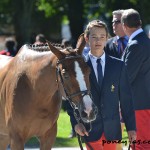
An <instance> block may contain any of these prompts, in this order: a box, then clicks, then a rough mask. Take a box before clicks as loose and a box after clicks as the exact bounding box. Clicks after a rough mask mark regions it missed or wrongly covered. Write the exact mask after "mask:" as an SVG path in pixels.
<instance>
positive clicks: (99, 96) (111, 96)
mask: <svg viewBox="0 0 150 150" xmlns="http://www.w3.org/2000/svg"><path fill="white" fill-rule="evenodd" d="M87 64H88V65H89V66H90V68H91V74H90V77H89V78H90V85H91V94H92V99H93V101H94V103H95V104H96V106H97V107H98V114H97V118H96V120H95V121H93V122H92V130H91V132H90V133H89V136H85V139H86V140H87V141H96V140H98V139H100V138H101V136H102V134H103V133H104V135H105V137H106V139H107V140H121V139H122V135H121V124H120V115H119V103H120V107H121V112H122V116H123V119H124V122H125V125H126V128H127V131H130V130H136V126H135V114H134V109H133V101H132V95H131V91H130V85H129V82H128V77H127V74H126V70H125V66H124V63H123V62H122V61H120V60H118V59H116V58H113V57H110V56H108V55H106V63H105V71H104V78H103V83H102V87H101V90H100V88H99V85H98V83H97V80H96V76H95V73H94V70H93V67H92V64H91V61H90V59H88V60H87ZM68 110H69V111H68V114H69V115H70V119H71V122H72V125H73V127H74V126H75V125H76V124H77V122H76V120H75V118H74V116H73V112H72V110H71V108H70V109H68ZM84 125H85V127H86V129H87V130H88V128H89V124H84Z"/></svg>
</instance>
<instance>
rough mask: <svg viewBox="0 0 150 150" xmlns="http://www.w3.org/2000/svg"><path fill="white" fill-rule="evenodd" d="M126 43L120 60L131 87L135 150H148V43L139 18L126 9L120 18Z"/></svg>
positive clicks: (149, 110)
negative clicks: (135, 128)
mask: <svg viewBox="0 0 150 150" xmlns="http://www.w3.org/2000/svg"><path fill="white" fill-rule="evenodd" d="M121 21H122V24H123V29H124V32H125V33H126V35H128V36H129V42H128V45H127V48H126V49H125V53H124V55H123V60H124V62H125V65H126V68H127V72H128V75H129V82H130V84H131V88H132V92H133V100H134V108H135V116H136V127H137V142H138V141H139V142H138V143H136V144H135V145H136V150H150V141H149V140H150V131H149V127H150V39H149V38H148V37H147V35H146V34H145V33H144V31H143V29H142V28H141V26H142V21H141V18H140V14H139V13H138V12H137V11H136V10H134V9H127V10H125V11H124V13H123V14H122V18H121Z"/></svg>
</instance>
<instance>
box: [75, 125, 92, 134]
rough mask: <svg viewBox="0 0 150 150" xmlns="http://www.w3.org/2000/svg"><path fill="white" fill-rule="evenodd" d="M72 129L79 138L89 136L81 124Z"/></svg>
mask: <svg viewBox="0 0 150 150" xmlns="http://www.w3.org/2000/svg"><path fill="white" fill-rule="evenodd" d="M74 129H75V131H76V133H78V134H79V135H80V136H84V135H86V136H89V134H88V132H87V131H86V129H85V127H84V125H83V124H82V123H79V124H77V125H75V127H74Z"/></svg>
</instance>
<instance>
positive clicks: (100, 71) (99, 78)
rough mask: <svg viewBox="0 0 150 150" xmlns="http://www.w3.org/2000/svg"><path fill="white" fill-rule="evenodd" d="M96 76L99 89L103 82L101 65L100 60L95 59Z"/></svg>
mask: <svg viewBox="0 0 150 150" xmlns="http://www.w3.org/2000/svg"><path fill="white" fill-rule="evenodd" d="M96 62H97V74H98V84H99V86H100V87H101V85H102V81H103V73H102V65H101V59H97V61H96Z"/></svg>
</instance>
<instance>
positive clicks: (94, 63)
mask: <svg viewBox="0 0 150 150" xmlns="http://www.w3.org/2000/svg"><path fill="white" fill-rule="evenodd" d="M105 57H106V55H105V52H104V53H103V55H102V56H101V57H96V56H94V55H93V54H91V51H89V58H90V60H91V63H92V66H93V69H94V72H95V76H96V79H97V81H98V73H97V62H96V61H97V59H99V58H101V65H102V73H103V76H104V70H105Z"/></svg>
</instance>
